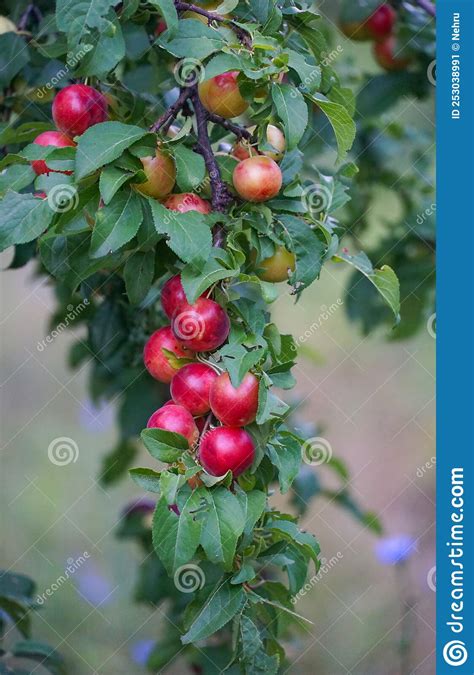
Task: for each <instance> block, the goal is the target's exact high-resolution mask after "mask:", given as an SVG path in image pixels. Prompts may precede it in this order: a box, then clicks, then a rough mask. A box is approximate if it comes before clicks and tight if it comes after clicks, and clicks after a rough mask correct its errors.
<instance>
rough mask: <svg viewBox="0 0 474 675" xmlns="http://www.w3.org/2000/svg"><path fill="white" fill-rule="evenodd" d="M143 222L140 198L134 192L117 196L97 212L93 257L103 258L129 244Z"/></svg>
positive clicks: (93, 233) (125, 192) (91, 251)
mask: <svg viewBox="0 0 474 675" xmlns="http://www.w3.org/2000/svg"><path fill="white" fill-rule="evenodd" d="M142 220H143V211H142V208H141V203H140V197H139V196H138V195H137V194H136V193H135V192H134V191H133V190H124V191H123V192H119V193H118V194H116V195H115V197H114V198H113V200H112V201H111V202H110V204H107V205H106V206H103V207H102V208H101V209H99V211H98V212H97V217H96V221H95V225H94V229H93V231H92V238H91V248H90V253H91V257H92V258H102V257H103V256H105V255H108V254H109V253H114V251H117V250H118V249H119V248H121V247H122V246H124V244H127V243H128V242H129V241H130V239H133V237H134V236H135V235H136V233H137V232H138V228H139V227H140V225H141V222H142Z"/></svg>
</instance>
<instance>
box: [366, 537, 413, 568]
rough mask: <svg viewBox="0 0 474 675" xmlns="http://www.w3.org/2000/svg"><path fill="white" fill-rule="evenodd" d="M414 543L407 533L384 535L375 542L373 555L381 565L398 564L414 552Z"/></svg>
mask: <svg viewBox="0 0 474 675" xmlns="http://www.w3.org/2000/svg"><path fill="white" fill-rule="evenodd" d="M415 543H416V542H415V540H414V539H413V537H410V536H409V535H407V534H399V535H395V536H393V537H385V538H384V539H380V540H379V541H378V542H377V543H376V544H375V555H376V556H377V559H378V561H379V562H380V563H382V565H399V564H400V563H402V562H405V560H408V558H410V557H411V555H412V554H413V553H414V551H415Z"/></svg>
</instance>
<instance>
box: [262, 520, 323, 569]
mask: <svg viewBox="0 0 474 675" xmlns="http://www.w3.org/2000/svg"><path fill="white" fill-rule="evenodd" d="M268 529H270V530H272V531H273V532H275V533H276V534H278V535H279V537H281V538H282V539H284V540H285V541H289V542H290V543H292V544H295V545H297V546H299V547H301V549H302V550H304V551H305V552H306V553H307V555H308V556H309V557H311V558H312V559H313V561H314V564H315V565H316V568H318V567H319V562H318V555H319V553H320V548H319V544H318V542H317V541H316V539H315V537H314V536H313V535H312V534H309V533H308V532H302V531H301V530H299V529H298V526H297V525H296V523H294V522H293V521H291V520H272V521H270V522H269V523H268Z"/></svg>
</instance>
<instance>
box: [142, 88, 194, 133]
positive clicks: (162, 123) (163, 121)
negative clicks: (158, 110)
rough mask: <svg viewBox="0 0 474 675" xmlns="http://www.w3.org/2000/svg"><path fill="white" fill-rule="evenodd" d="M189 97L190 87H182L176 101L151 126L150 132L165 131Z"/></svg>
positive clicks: (190, 93)
mask: <svg viewBox="0 0 474 675" xmlns="http://www.w3.org/2000/svg"><path fill="white" fill-rule="evenodd" d="M191 95H192V90H191V87H183V89H181V93H180V94H179V96H178V98H177V99H176V101H175V102H174V103H173V104H172V105H170V107H169V108H168V109H167V110H166V111H165V112H164V113H163V114H162V115H161V117H159V118H158V119H157V120H156V122H154V123H153V124H152V125H151V127H150V131H154V132H157V131H160V130H161V129H165V130H166V125H167V124H169V123H171V122H172V121H173V120H174V119H175V117H176V115H177V114H178V113H179V111H180V110H182V109H183V107H184V106H185V104H186V102H187V101H188V99H189V98H190V97H191Z"/></svg>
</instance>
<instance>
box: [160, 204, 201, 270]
mask: <svg viewBox="0 0 474 675" xmlns="http://www.w3.org/2000/svg"><path fill="white" fill-rule="evenodd" d="M148 203H149V205H150V208H151V213H152V216H153V222H154V224H155V229H156V231H157V232H158V234H165V235H167V236H168V237H169V239H168V246H169V247H170V249H171V250H172V251H173V252H174V253H176V255H177V256H178V257H179V258H181V260H182V261H183V262H187V263H193V264H195V265H196V266H197V267H199V268H201V267H202V266H203V265H204V263H205V261H206V260H207V258H208V257H209V253H210V251H211V248H212V236H211V230H210V226H209V225H207V224H206V221H205V219H204V217H203V216H202V215H201V214H200V213H197V212H196V211H188V212H187V213H176V212H174V211H170V210H169V209H167V208H165V207H164V206H163V205H162V204H160V203H159V202H157V201H156V200H155V199H148Z"/></svg>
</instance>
